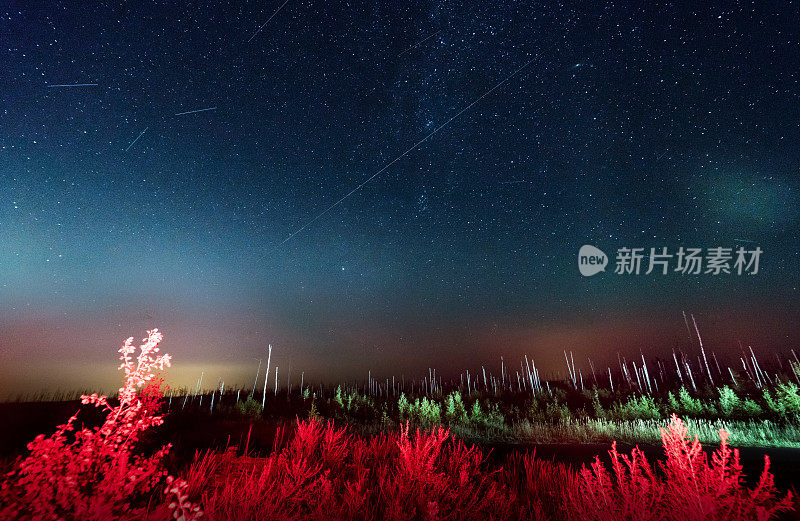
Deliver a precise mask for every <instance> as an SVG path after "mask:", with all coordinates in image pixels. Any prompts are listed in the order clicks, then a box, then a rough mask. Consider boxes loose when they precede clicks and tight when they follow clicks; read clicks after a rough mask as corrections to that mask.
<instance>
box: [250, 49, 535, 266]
mask: <svg viewBox="0 0 800 521" xmlns="http://www.w3.org/2000/svg"><path fill="white" fill-rule="evenodd" d="M534 59H535V58H533V59H531V60H529V61H528V62H526V63H525V65H523V66H522V67H520V68H518V69H517V70H515V71H514V72H512V73H511V74H509V75H508V76H506V77H505V78H504V79H503V80H502V81H500V82H499V83H497V84H496V85H495V86H494V87H492V88H491V89H489V90H487V91H486V92H484V93H483V94H481V95H480V96H479V97H478V98H476V99H475V100H474V101H473V102H472V103H470V104H469V105H467V106H466V107H464V108H463V109H461V110H459V111H458V112H457V113H456V114H455V115H454V116H452V117H451V118H450V119H448V120H447V121H445V122H444V123H442V124H441V125H439V126H438V127H436V128H435V129H433V130H432V131H431V132H430V134H428V135H426V136H425V137H424V138H422V139H420V140H419V141H417V142H416V143H414V144H413V145H412V146H411V147H409V148H408V149H407V150H406V151H405V152H403V153H402V154H400V155H399V156H397V157H395V158H394V159H392V160H391V161H390V162H388V163H387V164H386V165H384V167H383V168H381V169H380V170H378V171H377V172H375V173H374V174H372V175H371V176H369V177H368V178H367V179H366V180H365V181H363V182H362V183H361V184H359V185H358V186H356V187H355V188H353V189H352V190H350V191H349V192H347V193H346V194H345V195H344V196H343V197H341V198H340V199H338V200H337V201H336V202H335V203H333V204H332V205H330V206H328V207H327V208H325V209H324V210H322V211H321V212H319V213H318V214H316V215H315V216H314V217H313V218H312V219H310V220H309V221H308V222H306V223H305V224H304V225H303V226H301V227H300V228H298V229H297V230H295V231H294V232H292V233H291V235H289V236H288V237H287V238H286V239H284V240H283V241H282V242H281V243H280V244H286V243H287V242H289V240H291V239H292V238H293V237H294V236H295V235H297V234H298V233H300V232H302V231H303V230H305V229H306V228H308V227H309V226H310V225H311V224H313V223H314V222H315V221H316V220H317V219H319V218H320V217H322V216H323V215H325V214H326V213H328V212H330V211H331V210H333V209H334V208H336V207H337V206H339V205H340V204H341V203H342V202H343V201H345V200H346V199H347V198H348V197H350V196H351V195H353V194H354V193H356V192H357V191H359V190H361V188H363V187H364V186H365V185H366V184H367V183H369V182H370V181H372V180H373V179H375V178H376V177H378V176H379V175H381V174H382V173H383V172H385V171H386V169H388V168H389V167H390V166H392V165H393V164H395V163H396V162H398V161H399V160H400V159H402V158H403V157H405V156H406V155H407V154H408V153H409V152H411V151H412V150H414V149H416V148H417V147H418V146H420V145H421V144H422V143H424V142H425V141H427V140H428V139H429V138H430V137H431V136H433V135H434V134H436V133H437V132H439V131H440V130H441V129H443V128H444V127H446V126H447V125H449V124H450V122H451V121H453V120H454V119H456V118H457V117H459V116H460V115H461V114H463V113H464V112H466V111H467V110H469V109H470V108H472V106H473V105H475V104H476V103H478V102H479V101H480V100H482V99H483V98H485V97H486V96H488V95H489V94H491V93H492V92H494V91H495V90H497V89H498V88H500V86H501V85H503V84H504V83H506V82H507V81H508V80H510V79H511V78H513V77H514V76H516V75H517V74H518V73H519V72H520V71H522V70H523V69H524V68H525V67H527V66H528V65H530V64H531V63H532V62H533V60H534ZM264 257H266V254H265V255H264V256H263V257H262V259H263V258H264Z"/></svg>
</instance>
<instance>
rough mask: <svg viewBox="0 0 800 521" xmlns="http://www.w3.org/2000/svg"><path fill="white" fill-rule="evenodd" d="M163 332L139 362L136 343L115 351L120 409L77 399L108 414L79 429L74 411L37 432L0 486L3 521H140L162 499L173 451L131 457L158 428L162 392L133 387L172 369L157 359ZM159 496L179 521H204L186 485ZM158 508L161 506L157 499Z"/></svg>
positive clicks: (99, 400)
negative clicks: (121, 376) (49, 430)
mask: <svg viewBox="0 0 800 521" xmlns="http://www.w3.org/2000/svg"><path fill="white" fill-rule="evenodd" d="M162 338H163V337H162V335H161V333H160V332H159V331H158V330H157V329H154V330H152V331H148V338H146V339H144V344H143V345H141V346H140V350H141V351H140V353H139V356H138V358H137V359H136V360H135V361H134V360H133V359H132V358H131V356H130V355H131V354H132V353H133V352H134V351H135V348H134V346H133V337H131V338H129V339H128V340H126V341H125V343H124V344H123V345H122V347H121V348H120V349H119V352H120V353H121V355H120V360H121V361H122V364H121V365H120V367H119V368H120V369H123V370H124V371H125V383H124V385H123V387H121V388H120V389H119V404H118V405H112V404H111V403H110V402H109V401H108V399H107V398H106V397H105V396H98V395H97V394H92V395H84V396H82V397H81V401H82V403H83V404H93V405H94V406H95V407H98V408H100V409H102V411H103V412H104V413H105V414H106V417H105V421H104V422H103V424H102V425H101V426H99V427H96V428H94V429H89V428H81V429H77V428H76V426H75V422H76V421H77V418H78V413H76V414H75V415H73V416H72V417H71V418H70V419H69V420H68V421H67V423H65V424H63V425H59V426H58V428H57V430H56V432H55V433H54V434H52V435H51V436H49V437H45V436H44V435H43V434H40V435H39V436H37V437H36V439H34V440H33V441H32V442H30V443H29V444H28V450H29V451H30V454H29V455H28V456H27V457H26V458H24V459H22V460H21V461H19V462H18V463H17V465H16V466H15V469H14V470H13V471H12V472H10V473H9V474H7V475H6V476H5V479H4V480H3V483H2V487H1V488H0V519H21V520H25V519H30V520H39V519H53V520H58V519H75V520H81V521H84V520H85V521H104V520H110V519H142V518H143V517H144V516H145V515H146V514H147V507H146V505H147V503H148V500H150V499H151V497H152V496H153V495H154V494H156V496H157V497H160V496H162V494H161V493H160V492H161V490H160V488H159V483H160V482H161V480H162V478H164V477H165V476H166V474H167V473H166V471H165V470H164V468H163V465H162V459H163V457H164V456H165V455H166V454H167V452H168V451H169V450H170V447H171V445H170V444H167V445H164V446H163V447H162V448H161V449H159V450H158V451H156V452H155V453H154V454H152V455H149V456H143V455H138V454H136V453H135V452H134V449H135V447H136V444H137V442H138V441H139V436H140V434H141V433H142V432H143V431H145V430H147V429H148V428H150V427H152V426H155V425H160V424H162V423H163V419H162V417H161V416H159V415H158V414H157V412H158V408H159V407H160V400H159V399H158V398H159V392H158V391H159V389H158V388H159V387H160V383H159V384H157V385H150V386H149V387H148V388H147V389H148V392H147V393H143V394H144V396H141V394H142V393H139V394H137V389H139V388H141V387H143V386H145V385H147V384H149V383H150V382H153V379H154V371H155V370H157V369H158V370H163V369H164V367H169V365H170V355H167V354H163V355H159V354H157V353H158V351H159V348H158V344H159V343H160V342H161V340H162ZM166 483H167V486H166V488H165V489H163V494H166V496H167V497H172V498H173V500H172V501H171V503H170V504H169V506H168V508H169V509H171V510H172V514H173V516H172V517H174V518H176V519H194V518H196V517H199V516H200V515H202V512H201V511H200V510H199V507H198V506H196V505H193V504H191V503H189V502H188V501H187V496H186V494H185V489H186V483H185V482H183V481H182V480H175V479H174V478H172V477H171V476H169V477H167V480H166ZM159 502H160V501H159ZM153 510H154V511H153V512H152V513H153V515H154V516H156V517H157V516H161V517H165V518H166V517H170V516H169V511H168V510H167V507H164V506H163V505H162V506H161V508H160V509H153Z"/></svg>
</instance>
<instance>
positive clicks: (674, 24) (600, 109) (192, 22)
mask: <svg viewBox="0 0 800 521" xmlns="http://www.w3.org/2000/svg"><path fill="white" fill-rule="evenodd" d="M122 4H124V5H122ZM177 4H178V3H177V2H158V3H151V2H124V3H122V2H120V3H116V2H109V3H95V2H22V1H14V0H12V1H11V2H3V3H2V5H0V15H1V16H0V65H1V66H2V67H1V68H0V394H14V393H17V392H30V391H35V390H38V389H45V388H46V389H57V388H61V389H73V388H90V389H94V388H96V387H98V386H104V387H105V388H107V389H114V388H116V387H115V384H116V382H117V381H118V380H119V379H120V376H119V374H118V373H116V371H115V368H116V365H117V364H116V357H117V356H118V355H117V353H116V349H117V348H118V347H119V345H120V344H121V343H122V341H123V340H124V339H125V338H127V337H129V336H134V337H135V338H136V340H137V341H138V340H140V339H141V338H143V337H144V336H145V334H146V330H147V329H150V328H153V327H158V328H159V329H160V330H161V331H162V332H163V333H164V335H165V342H164V344H163V348H164V351H167V352H169V353H171V354H173V356H174V367H173V369H172V370H171V373H170V374H171V378H170V380H171V381H172V382H173V384H174V385H183V384H190V385H191V384H193V382H194V380H195V379H196V378H197V376H198V374H199V373H200V370H201V369H204V370H205V372H206V375H207V376H206V378H207V379H208V380H207V381H209V382H211V383H210V385H213V383H214V382H215V381H217V379H218V378H221V379H223V380H225V381H227V382H229V385H230V384H234V383H237V382H240V383H242V385H244V386H245V387H247V386H249V385H251V383H247V382H252V378H253V375H254V373H255V367H256V365H257V364H258V362H257V361H256V359H257V358H264V357H265V355H266V346H267V344H269V343H271V344H272V345H273V348H274V351H273V360H272V364H273V367H274V365H276V364H277V365H279V366H280V367H281V369H280V371H281V374H282V375H283V374H285V373H283V371H284V370H285V369H288V368H289V367H291V371H292V372H293V378H294V379H295V381H297V380H296V379H297V378H298V374H297V373H298V372H299V371H305V373H306V376H305V377H306V378H307V379H313V380H324V381H328V382H334V381H337V380H339V379H342V378H347V379H353V378H366V374H367V370H369V369H371V370H372V374H373V376H375V375H377V376H378V377H379V378H382V377H386V376H391V375H397V376H398V377H399V376H400V374H405V375H407V376H408V375H415V374H419V375H420V376H422V374H423V373H424V374H425V375H427V368H428V367H430V366H433V367H436V368H438V370H439V371H440V374H445V375H450V374H457V373H458V371H460V370H462V369H465V368H469V369H471V370H472V369H473V368H476V367H477V368H479V367H480V364H485V365H487V366H491V367H494V366H495V365H498V366H499V358H500V356H504V358H505V359H506V360H510V361H511V363H517V361H518V360H519V358H520V357H521V356H522V354H523V353H527V354H528V355H529V356H532V357H533V358H535V359H536V360H537V365H539V366H541V367H542V368H543V370H544V373H545V374H547V373H550V374H552V375H553V376H556V372H557V371H560V370H561V369H562V366H563V353H562V350H564V349H566V350H574V351H575V354H576V365H581V364H585V363H586V357H587V356H591V357H592V358H593V359H594V360H596V361H600V362H601V363H602V362H606V361H610V360H612V359H613V360H614V361H616V352H617V351H620V352H621V353H622V354H623V355H627V356H639V353H644V354H645V355H647V356H656V355H663V354H665V353H669V352H670V350H671V348H672V347H674V346H678V347H682V348H684V349H686V350H688V351H689V352H693V351H692V349H696V347H693V346H691V345H690V343H689V338H688V335H687V331H686V327H685V324H684V321H683V316H682V314H681V312H682V311H684V310H685V311H686V312H687V314H688V313H691V314H694V316H695V317H696V319H697V322H698V325H699V327H700V330H701V333H703V334H704V341H705V342H706V346H707V347H710V348H711V349H713V350H714V351H716V352H717V353H718V354H719V355H720V357H721V358H722V357H728V358H729V359H731V360H735V356H736V355H737V353H738V350H739V348H738V345H737V340H741V341H742V342H743V343H744V345H753V347H754V349H755V350H756V352H757V353H763V357H767V356H771V354H770V353H772V352H773V351H775V350H777V351H780V352H788V350H789V349H790V348H794V347H797V346H798V344H799V343H800V322H798V317H800V314H799V313H800V301H799V300H798V296H799V295H800V292H798V286H800V274H799V273H798V270H799V269H800V262H798V261H799V260H800V257H799V254H798V251H799V250H800V232H798V225H799V224H800V212H799V210H798V209H799V208H800V206H798V190H799V189H800V176H799V175H798V174H800V7H798V5H797V4H795V3H792V2H788V1H781V2H752V3H744V2H741V3H738V4H734V3H730V2H719V3H716V4H714V3H711V2H693V3H692V4H693V5H689V6H676V5H670V6H664V7H657V6H651V5H648V3H642V2H631V3H618V2H591V3H590V2H582V3H580V4H587V5H579V3H578V2H575V3H574V4H566V3H556V2H541V3H540V2H536V3H532V2H514V1H503V2H473V3H455V2H440V1H437V2H414V3H411V2H379V3H373V2H335V1H326V2H322V1H316V0H315V1H309V0H288V1H287V2H286V3H285V4H284V3H283V0H279V1H277V2H273V1H269V2H247V3H244V2H242V3H237V2H225V3H210V4H205V3H201V2H189V3H185V4H186V5H177ZM181 4H184V3H181ZM588 4H592V5H591V6H590V5H588ZM270 17H272V18H270ZM262 25H263V27H262ZM260 27H261V29H260V30H259V28H260ZM75 84H89V85H84V86H69V87H54V85H75ZM93 84H96V85H93ZM492 89H493V90H492ZM473 103H474V104H473ZM202 109H213V110H203V111H201V112H191V111H200V110H202ZM464 109H466V110H464ZM462 111H463V112H462ZM185 112H191V113H188V114H181V113H185ZM178 114H180V115H178ZM454 116H455V117H454ZM451 118H453V119H452V120H451ZM448 121H449V122H448ZM426 136H429V137H428V138H427V139H426V140H424V141H422V140H423V139H424V138H426ZM420 141H422V142H421V143H420ZM415 144H418V146H416V147H415V146H414V145H415ZM393 161H394V162H393ZM390 163H391V164H390ZM387 165H389V166H388V167H387ZM384 167H386V168H385V169H384ZM375 174H377V175H375ZM373 176H374V177H373ZM365 182H366V183H365ZM362 183H365V184H363V185H362ZM359 187H360V188H359ZM356 188H358V189H356ZM354 190H355V191H354ZM337 202H338V204H336V203H337ZM584 244H591V245H594V246H596V247H598V248H600V249H601V250H603V251H604V252H605V253H606V254H607V255H608V256H609V257H610V265H609V266H608V268H607V269H606V271H605V272H604V273H599V274H597V275H595V276H592V277H583V276H581V274H580V273H579V271H578V255H577V253H578V249H579V248H580V247H581V246H582V245H584ZM681 246H683V247H698V248H703V249H704V250H705V249H707V248H714V247H725V248H734V249H736V248H739V247H744V248H747V249H751V248H755V247H756V246H757V247H760V248H761V249H762V250H763V254H762V256H761V259H760V267H759V272H758V273H757V274H755V275H750V274H748V273H744V274H742V275H738V274H736V273H735V271H734V272H733V273H731V274H720V275H716V276H715V275H712V274H706V273H701V274H698V275H688V274H681V273H676V272H674V265H673V267H670V273H668V274H667V275H662V274H661V273H660V272H658V273H651V274H650V275H645V274H644V271H645V270H644V269H643V270H642V273H641V274H639V275H634V274H616V273H614V263H615V260H614V257H615V256H616V252H617V250H618V249H619V248H623V247H628V248H632V247H641V248H645V250H646V256H647V252H649V250H650V248H657V249H658V250H660V249H661V248H663V247H666V248H668V250H669V252H670V253H674V252H675V251H677V249H678V248H679V247H681ZM646 262H647V259H645V266H646ZM578 360H581V362H580V363H578ZM282 381H283V380H282Z"/></svg>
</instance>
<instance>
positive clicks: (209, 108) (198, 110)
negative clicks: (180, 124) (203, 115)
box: [175, 107, 217, 116]
mask: <svg viewBox="0 0 800 521" xmlns="http://www.w3.org/2000/svg"><path fill="white" fill-rule="evenodd" d="M207 110H217V107H208V108H207V109H197V110H188V111H186V112H178V113H177V114H175V115H176V116H183V115H184V114H194V113H195V112H205V111H207Z"/></svg>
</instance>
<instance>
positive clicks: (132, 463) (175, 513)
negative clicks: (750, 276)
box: [0, 332, 800, 521]
mask: <svg viewBox="0 0 800 521" xmlns="http://www.w3.org/2000/svg"><path fill="white" fill-rule="evenodd" d="M146 340H147V341H146V342H145V344H144V345H142V346H140V351H141V352H140V354H139V357H138V359H137V360H136V361H134V359H133V358H132V357H131V356H130V355H131V354H132V353H133V352H135V348H134V347H133V345H132V344H131V343H130V341H129V343H126V344H125V345H123V348H122V349H120V352H121V353H122V357H121V360H122V361H123V365H122V366H123V368H124V369H125V372H126V377H125V384H124V386H123V388H122V389H121V392H120V393H119V395H118V396H115V397H110V398H106V397H104V396H97V395H94V394H92V395H83V396H82V397H81V399H80V401H78V402H77V403H76V401H74V400H69V399H67V400H60V401H18V402H11V403H5V404H2V405H0V408H1V410H2V412H3V415H4V417H6V418H8V419H9V422H10V423H9V424H7V428H6V429H4V430H3V439H2V441H3V445H2V447H3V449H4V454H3V456H4V457H5V460H4V465H3V466H4V467H6V468H4V469H3V470H4V472H3V478H2V479H0V483H1V484H0V518H1V519H31V520H33V519H45V518H53V519H81V520H84V519H85V520H92V519H96V520H107V519H170V518H172V519H183V520H190V519H199V518H200V517H205V518H210V519H219V520H227V519H241V520H244V519H298V520H299V519H387V520H395V519H498V520H506V519H507V520H516V519H542V520H544V519H553V520H556V519H558V520H560V519H565V520H567V519H568V520H573V519H574V520H577V519H581V520H585V519H598V520H600V519H603V520H604V521H609V520H616V519H631V520H633V519H637V520H650V519H673V518H678V519H690V520H695V519H696V520H700V519H703V520H705V519H718V520H727V519H737V520H738V519H741V520H744V519H795V518H796V507H797V506H798V505H797V504H796V499H795V498H796V494H794V493H793V490H794V489H795V487H796V486H797V485H798V483H797V473H796V471H794V470H793V469H795V468H796V467H797V464H798V463H800V449H798V448H797V447H798V441H800V436H798V433H799V432H800V427H799V425H800V422H799V421H798V414H799V413H800V396H799V393H800V391H799V390H798V387H797V385H796V384H794V383H793V382H792V381H791V379H790V377H791V374H789V375H782V376H781V375H780V374H777V373H776V374H775V376H774V377H773V378H772V379H771V381H766V379H764V380H762V381H760V382H759V381H757V380H753V379H746V378H739V379H738V381H737V383H736V384H733V382H731V383H730V384H724V385H720V386H714V385H712V384H711V381H710V378H709V381H703V380H702V379H701V378H699V377H698V378H697V379H696V380H694V381H693V386H692V388H691V390H690V389H689V388H688V387H687V386H685V385H682V383H683V382H679V381H678V382H669V381H668V380H667V379H662V380H661V382H660V384H659V385H658V388H655V387H656V386H655V385H652V383H651V385H647V386H645V385H638V386H637V385H635V384H633V380H632V379H631V380H629V381H627V382H626V384H627V385H621V384H620V383H617V385H616V389H614V388H612V386H611V385H610V386H609V388H603V387H601V386H599V385H592V386H591V387H589V386H584V385H583V384H582V383H581V384H579V383H578V380H577V379H568V380H562V381H556V380H549V381H545V382H540V381H537V380H536V379H534V378H532V377H531V378H529V382H530V385H524V384H522V381H521V380H520V379H517V385H516V386H515V385H513V384H512V383H511V382H513V380H511V379H510V378H507V376H506V375H505V374H502V375H501V376H500V377H499V378H497V377H494V376H492V375H490V374H489V375H487V374H486V373H484V377H483V383H482V384H475V383H474V382H470V378H469V377H468V378H467V381H466V382H464V381H463V379H462V380H461V381H452V382H443V381H441V380H438V379H436V377H435V376H434V374H433V372H431V374H430V380H428V379H423V380H422V381H421V382H420V383H419V384H417V382H411V383H410V385H407V384H406V383H405V382H402V381H401V382H400V383H398V382H393V385H390V383H389V380H385V384H384V385H381V384H378V383H377V382H374V381H372V380H371V379H369V380H368V381H367V382H363V383H360V384H359V383H355V384H354V383H350V384H342V385H336V386H324V385H319V384H314V385H307V384H305V383H304V384H303V385H301V386H298V387H297V388H295V389H294V390H293V389H292V388H291V387H288V386H285V387H279V386H278V385H275V386H274V387H273V390H272V392H267V393H264V392H263V391H262V392H255V393H253V391H252V389H251V390H247V389H236V388H234V389H231V388H228V389H224V387H223V386H221V387H220V388H219V389H216V390H214V391H213V392H209V391H205V392H202V391H200V385H199V382H198V385H197V386H196V388H195V390H194V391H187V390H184V391H183V392H176V391H175V390H169V389H165V388H164V387H163V382H162V381H161V380H160V379H159V378H158V377H156V374H157V369H160V368H162V366H168V362H169V359H168V358H167V359H164V358H163V356H165V355H157V356H156V355H155V353H156V351H154V349H155V348H156V346H157V345H158V344H159V342H160V340H161V338H160V334H158V333H157V332H150V337H149V338H148V339H146ZM643 364H644V362H643ZM790 367H791V369H792V370H793V371H794V370H796V368H795V367H794V366H790ZM623 373H624V371H623ZM532 374H533V373H531V375H532ZM642 374H644V372H643V373H642ZM531 375H528V376H531ZM537 378H538V377H537ZM731 378H732V379H735V376H734V375H733V374H732V375H731ZM654 382H657V381H656V380H654ZM611 383H612V384H613V380H612V381H611ZM698 383H699V384H700V385H698ZM640 384H641V380H640ZM264 387H265V388H266V383H265V385H264ZM658 389H660V390H658ZM76 410H77V411H78V412H77V413H76ZM41 432H53V434H50V435H44V434H39V433H41ZM637 445H638V446H637ZM703 445H706V446H707V448H705V449H704V448H703ZM732 447H743V448H744V449H743V451H742V452H739V450H738V449H733V448H732ZM768 454H772V455H773V458H772V460H774V463H775V464H773V461H772V460H771V459H770V458H769V457H768ZM776 483H777V484H776Z"/></svg>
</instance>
